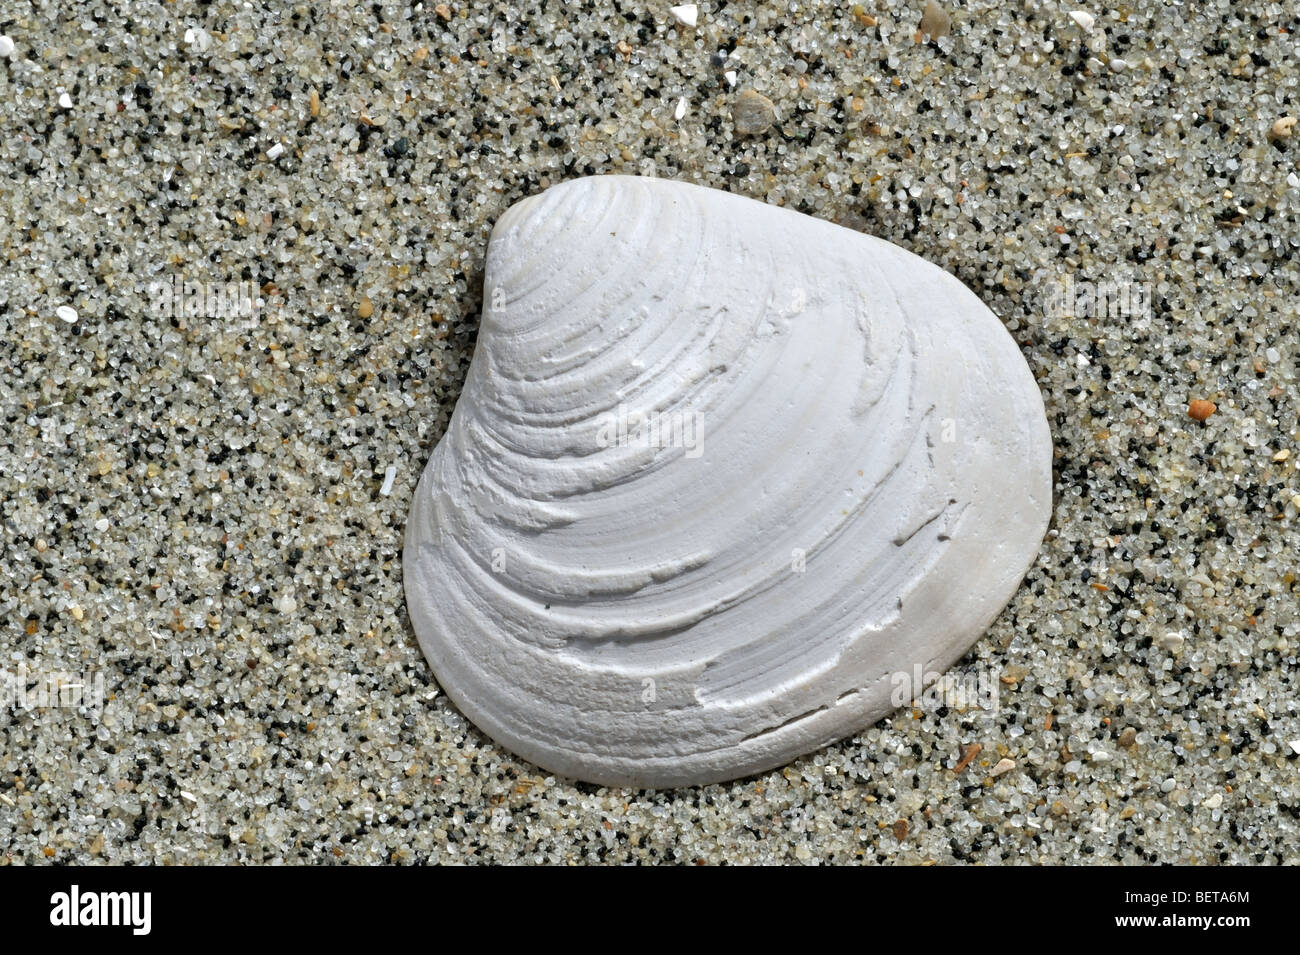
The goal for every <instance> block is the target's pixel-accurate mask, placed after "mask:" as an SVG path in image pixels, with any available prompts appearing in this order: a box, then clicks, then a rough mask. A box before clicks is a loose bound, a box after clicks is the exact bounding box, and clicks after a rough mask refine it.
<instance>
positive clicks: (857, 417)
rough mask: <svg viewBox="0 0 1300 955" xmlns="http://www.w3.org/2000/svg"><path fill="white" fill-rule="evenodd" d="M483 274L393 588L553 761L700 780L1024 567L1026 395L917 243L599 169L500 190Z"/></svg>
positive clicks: (1046, 473) (970, 610)
mask: <svg viewBox="0 0 1300 955" xmlns="http://www.w3.org/2000/svg"><path fill="white" fill-rule="evenodd" d="M484 292H485V295H484V299H485V304H484V310H483V317H482V324H481V328H480V331H479V337H478V345H477V350H476V352H475V354H474V359H473V362H472V364H471V367H470V370H469V375H468V378H467V380H466V382H465V388H464V392H463V394H462V395H461V398H460V402H459V404H458V405H457V407H456V410H455V414H454V415H453V416H452V420H451V423H450V425H449V427H448V430H447V433H446V434H445V435H444V436H443V438H442V440H441V441H440V442H439V443H438V445H437V447H436V448H435V449H434V451H433V456H432V457H431V459H430V461H429V464H428V467H427V469H426V470H425V472H424V474H423V476H422V478H421V480H420V483H419V487H418V489H417V490H416V494H415V501H414V504H413V506H412V510H411V517H410V522H409V525H408V528H407V535H406V552H405V561H404V566H405V575H406V598H407V604H408V607H409V609H410V613H411V618H412V620H413V622H414V626H415V631H416V634H417V636H418V637H419V641H420V646H421V647H422V649H423V650H424V653H425V655H426V656H427V657H428V659H429V662H430V663H431V664H432V666H433V670H434V673H435V674H436V676H437V678H438V681H439V683H440V684H441V685H442V687H443V688H444V690H445V691H446V692H447V694H448V695H449V696H450V697H451V699H452V700H453V701H454V702H455V703H456V705H457V706H458V707H460V709H461V710H462V711H463V712H464V713H465V714H466V715H467V716H468V717H469V718H470V719H471V720H473V721H474V723H475V724H477V725H478V726H479V727H480V728H481V729H482V730H484V731H485V732H486V733H487V734H488V735H490V736H491V737H492V738H493V739H495V740H497V741H498V742H499V743H501V744H502V745H504V746H505V747H507V748H508V749H510V750H512V751H514V752H515V753H517V754H519V755H521V756H523V757H526V758H527V759H529V760H531V761H532V762H534V763H536V764H537V765H539V766H541V767H543V768H545V769H547V770H550V771H552V772H555V773H559V774H561V775H565V776H570V777H576V778H578V779H582V780H587V781H589V782H595V783H603V784H610V785H629V786H645V787H659V786H674V785H687V784H695V783H703V782H710V781H717V780H723V779H730V778H734V777H738V776H743V775H747V774H750V773H754V772H757V771H759V770H763V769H767V768H770V767H773V766H778V765H780V764H782V763H784V762H787V761H789V760H790V759H792V758H793V757H795V756H798V755H800V754H802V753H806V752H809V751H811V750H813V749H816V748H818V747H821V746H824V745H826V744H828V743H831V742H833V741H835V740H837V739H840V738H841V737H844V736H846V735H848V734H850V733H853V732H855V731H857V730H861V729H863V728H865V727H867V726H869V725H870V724H871V723H873V722H874V721H876V720H878V719H879V718H880V717H882V716H884V715H886V714H887V713H889V712H890V711H891V710H893V709H895V708H896V706H897V705H898V703H899V702H900V700H899V699H898V698H897V689H898V686H899V678H898V675H899V674H905V675H910V674H912V673H914V672H917V671H918V668H919V669H920V671H924V672H938V671H942V670H943V669H945V668H946V667H948V666H949V665H951V664H952V663H953V662H954V661H955V660H957V659H958V658H959V657H960V656H961V655H962V654H963V653H964V652H965V651H966V650H967V648H968V647H970V645H971V643H972V642H973V641H974V640H975V639H976V638H977V637H979V636H980V634H981V633H983V631H984V630H985V629H986V628H987V627H988V625H989V623H990V622H991V621H992V620H993V618H994V617H995V616H996V615H997V614H998V613H999V611H1000V610H1001V609H1002V607H1003V606H1004V605H1005V603H1006V602H1007V600H1008V599H1010V597H1011V594H1012V593H1013V592H1014V591H1015V590H1016V588H1017V587H1018V585H1019V582H1020V580H1021V578H1022V577H1023V575H1024V573H1025V571H1026V569H1027V568H1028V567H1029V565H1030V563H1031V562H1032V561H1033V559H1034V557H1035V554H1036V552H1037V549H1038V545H1039V543H1040V542H1041V540H1042V537H1043V534H1044V532H1045V531H1046V528H1047V522H1048V517H1049V513H1050V507H1051V437H1050V434H1049V432H1048V428H1047V422H1046V419H1045V416H1044V412H1043V404H1042V399H1041V396H1040V395H1039V392H1038V388H1037V386H1036V384H1035V382H1034V379H1033V377H1032V376H1031V375H1030V372H1029V370H1028V368H1027V367H1026V365H1025V362H1024V359H1023V358H1022V357H1021V355H1020V353H1019V351H1018V350H1017V348H1016V346H1015V343H1014V342H1013V341H1012V340H1011V337H1010V336H1009V335H1008V334H1007V332H1006V331H1005V330H1004V329H1003V327H1002V325H1001V324H1000V323H999V321H998V320H997V318H996V317H995V316H994V315H993V314H992V313H991V312H990V311H989V310H988V309H987V308H985V306H984V305H983V304H982V303H981V302H980V301H979V299H977V298H976V297H975V296H974V295H973V294H972V293H971V292H970V291H969V290H968V289H967V288H966V287H965V286H964V285H962V284H961V282H960V281H958V280H957V279H955V278H953V277H952V276H951V275H949V274H948V273H946V272H944V271H942V270H941V269H939V268H937V267H935V266H933V265H930V264H928V263H926V262H924V261H923V260H921V259H919V258H917V257H916V256H914V255H912V254H911V253H909V252H906V251H904V250H903V249H900V248H898V247H896V246H894V245H891V244H889V243H888V242H884V241H881V240H879V239H874V238H871V237H868V236H864V235H860V234H858V233H856V232H851V231H849V230H847V229H844V228H841V227H839V226H835V225H830V224H828V223H825V222H821V221H818V220H816V219H812V218H809V217H807V216H803V215H800V214H798V213H795V212H791V211H788V210H785V209H780V208H777V207H774V206H769V205H765V204H763V203H760V202H756V201H754V200H751V199H745V198H741V197H738V196H734V195H731V194H729V193H724V192H719V191H715V190H712V189H705V188H702V187H699V186H692V185H686V184H683V183H675V182H668V181H664V180H656V179H641V178H633V177H624V176H604V177H595V178H589V179H578V180H575V181H572V182H568V183H565V184H563V185H559V186H555V187H552V188H550V189H548V190H546V191H545V192H544V193H542V194H540V195H538V196H534V197H532V198H529V199H525V200H523V201H522V202H519V203H518V204H516V205H515V206H513V207H512V208H511V209H510V210H509V211H508V212H507V213H506V214H505V215H504V216H503V217H502V219H501V221H500V222H498V223H497V226H496V228H495V230H494V231H493V234H492V240H491V243H490V246H489V249H488V257H487V275H486V280H485V289H484ZM912 690H914V691H915V692H914V693H909V694H908V695H907V696H906V697H905V700H910V699H911V698H912V697H913V696H914V695H915V696H919V695H920V691H921V687H919V686H917V687H912Z"/></svg>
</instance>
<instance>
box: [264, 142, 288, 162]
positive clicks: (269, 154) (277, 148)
mask: <svg viewBox="0 0 1300 955" xmlns="http://www.w3.org/2000/svg"><path fill="white" fill-rule="evenodd" d="M282 155H284V143H276V144H275V145H274V146H272V147H271V148H270V149H268V150H267V151H266V158H267V159H269V160H271V161H272V162H274V161H275V160H277V159H279V158H280V157H281V156H282Z"/></svg>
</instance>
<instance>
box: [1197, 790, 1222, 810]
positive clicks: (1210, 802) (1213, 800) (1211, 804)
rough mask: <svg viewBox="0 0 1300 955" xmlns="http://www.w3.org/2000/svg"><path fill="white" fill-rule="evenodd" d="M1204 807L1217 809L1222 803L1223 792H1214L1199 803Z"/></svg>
mask: <svg viewBox="0 0 1300 955" xmlns="http://www.w3.org/2000/svg"><path fill="white" fill-rule="evenodd" d="M1201 805H1202V806H1204V807H1205V808H1206V809H1218V808H1219V807H1220V806H1222V805H1223V793H1215V794H1214V795H1213V796H1211V797H1210V798H1209V799H1207V800H1205V802H1203V803H1201Z"/></svg>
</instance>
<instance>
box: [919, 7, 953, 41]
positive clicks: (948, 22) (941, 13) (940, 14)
mask: <svg viewBox="0 0 1300 955" xmlns="http://www.w3.org/2000/svg"><path fill="white" fill-rule="evenodd" d="M921 32H922V33H923V34H925V35H926V36H928V37H930V39H932V40H937V39H938V38H939V37H941V36H947V35H948V34H949V33H951V32H952V18H951V17H949V16H948V12H947V11H946V10H944V8H943V7H941V6H939V4H938V3H936V2H935V0H925V11H924V12H923V13H922V14H921Z"/></svg>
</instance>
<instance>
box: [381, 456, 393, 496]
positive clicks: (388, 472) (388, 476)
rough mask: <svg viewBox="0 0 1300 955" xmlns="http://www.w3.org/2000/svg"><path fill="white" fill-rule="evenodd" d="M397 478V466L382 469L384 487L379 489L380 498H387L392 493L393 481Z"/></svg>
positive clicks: (391, 465)
mask: <svg viewBox="0 0 1300 955" xmlns="http://www.w3.org/2000/svg"><path fill="white" fill-rule="evenodd" d="M396 478H397V465H395V464H390V465H388V467H386V468H384V485H383V487H381V488H380V489H379V496H380V497H388V495H390V494H392V493H393V481H394V480H396Z"/></svg>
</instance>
